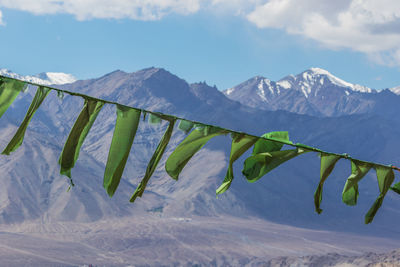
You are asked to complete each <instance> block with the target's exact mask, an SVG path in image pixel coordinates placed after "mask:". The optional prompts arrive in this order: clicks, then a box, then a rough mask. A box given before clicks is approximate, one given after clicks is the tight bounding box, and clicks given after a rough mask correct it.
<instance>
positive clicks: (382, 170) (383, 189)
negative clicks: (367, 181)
mask: <svg viewBox="0 0 400 267" xmlns="http://www.w3.org/2000/svg"><path fill="white" fill-rule="evenodd" d="M375 169H376V177H377V178H378V185H379V191H380V194H379V196H378V198H377V199H376V200H375V202H374V204H373V205H372V207H371V208H370V209H369V211H368V212H367V214H366V215H365V223H366V224H368V223H370V222H372V220H373V219H374V217H375V214H376V212H377V211H378V209H379V208H380V207H381V205H382V202H383V199H384V198H385V195H386V193H387V191H388V190H389V188H390V185H391V184H392V183H393V181H394V173H393V169H392V168H390V167H381V166H376V167H375Z"/></svg>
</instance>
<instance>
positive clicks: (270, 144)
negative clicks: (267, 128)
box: [252, 131, 292, 155]
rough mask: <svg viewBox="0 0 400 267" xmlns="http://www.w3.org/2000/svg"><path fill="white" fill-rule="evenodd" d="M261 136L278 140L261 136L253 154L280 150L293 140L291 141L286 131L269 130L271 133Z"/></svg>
mask: <svg viewBox="0 0 400 267" xmlns="http://www.w3.org/2000/svg"><path fill="white" fill-rule="evenodd" d="M261 137H265V138H268V139H272V140H276V141H278V142H275V141H272V140H265V139H262V138H260V139H258V141H257V142H256V143H255V144H254V148H253V153H252V155H255V154H257V153H264V152H273V151H279V150H281V149H282V147H283V145H284V144H287V145H290V144H292V142H291V141H289V133H288V132H286V131H279V132H269V133H265V134H263V135H262V136H261Z"/></svg>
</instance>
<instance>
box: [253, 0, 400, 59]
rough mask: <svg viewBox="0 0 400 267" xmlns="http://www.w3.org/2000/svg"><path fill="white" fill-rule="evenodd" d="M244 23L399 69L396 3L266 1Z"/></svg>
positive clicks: (370, 0)
mask: <svg viewBox="0 0 400 267" xmlns="http://www.w3.org/2000/svg"><path fill="white" fill-rule="evenodd" d="M247 19H248V20H249V21H251V22H253V23H254V24H255V25H257V26H258V27H260V28H278V29H283V30H285V31H286V32H288V33H290V34H299V35H303V36H305V37H307V38H310V39H313V40H315V41H317V42H319V43H321V44H322V45H324V46H326V47H328V48H332V49H340V48H349V49H352V50H355V51H359V52H363V53H366V54H367V55H368V56H369V57H370V58H371V59H373V60H374V61H376V62H378V63H381V64H387V65H400V1H398V0H352V1H349V0H335V1H331V0H270V1H268V2H267V3H265V4H263V5H260V6H258V7H256V8H255V9H254V10H253V11H252V12H250V13H249V14H248V15H247Z"/></svg>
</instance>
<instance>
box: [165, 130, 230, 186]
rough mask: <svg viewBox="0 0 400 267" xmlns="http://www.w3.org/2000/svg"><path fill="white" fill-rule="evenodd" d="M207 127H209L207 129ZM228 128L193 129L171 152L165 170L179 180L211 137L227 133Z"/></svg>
mask: <svg viewBox="0 0 400 267" xmlns="http://www.w3.org/2000/svg"><path fill="white" fill-rule="evenodd" d="M206 128H207V129H206ZM227 133H228V132H227V131H226V130H223V129H221V128H218V127H212V126H204V127H203V128H200V129H199V128H196V129H195V130H194V131H192V132H191V133H190V134H189V135H188V136H187V137H186V138H185V139H184V140H183V141H182V142H181V143H180V144H179V145H178V146H177V147H176V148H175V150H174V151H173V152H172V153H171V155H170V156H169V157H168V159H167V162H166V163H165V170H166V171H167V173H168V174H169V176H171V177H172V178H173V179H175V180H178V177H179V174H180V173H181V171H182V169H183V168H184V167H185V165H186V164H187V163H188V162H189V160H190V159H191V158H192V157H193V156H194V154H196V153H197V151H199V150H200V149H201V148H202V147H203V146H204V145H205V144H206V143H207V142H208V141H209V140H210V139H211V138H213V137H215V136H218V135H222V134H227Z"/></svg>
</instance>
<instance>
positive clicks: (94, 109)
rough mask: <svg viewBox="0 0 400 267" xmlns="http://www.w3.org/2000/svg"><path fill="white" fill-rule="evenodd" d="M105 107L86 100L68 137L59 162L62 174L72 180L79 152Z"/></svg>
mask: <svg viewBox="0 0 400 267" xmlns="http://www.w3.org/2000/svg"><path fill="white" fill-rule="evenodd" d="M103 105H104V102H101V101H98V100H94V99H85V104H84V105H83V108H82V111H81V113H80V114H79V116H78V118H77V119H76V121H75V123H74V126H73V127H72V129H71V132H70V133H69V135H68V138H67V141H66V142H65V145H64V148H63V150H62V152H61V155H60V159H59V161H58V163H59V164H60V166H61V170H60V173H61V174H63V175H66V176H68V177H69V178H71V169H72V168H73V167H74V166H75V162H76V160H77V159H78V157H79V151H80V149H81V146H82V144H83V141H85V138H86V136H87V134H88V133H89V131H90V128H91V127H92V125H93V123H94V121H95V120H96V117H97V115H98V114H99V112H100V110H101V108H102V107H103Z"/></svg>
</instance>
